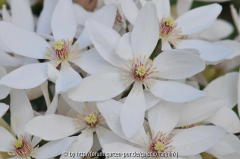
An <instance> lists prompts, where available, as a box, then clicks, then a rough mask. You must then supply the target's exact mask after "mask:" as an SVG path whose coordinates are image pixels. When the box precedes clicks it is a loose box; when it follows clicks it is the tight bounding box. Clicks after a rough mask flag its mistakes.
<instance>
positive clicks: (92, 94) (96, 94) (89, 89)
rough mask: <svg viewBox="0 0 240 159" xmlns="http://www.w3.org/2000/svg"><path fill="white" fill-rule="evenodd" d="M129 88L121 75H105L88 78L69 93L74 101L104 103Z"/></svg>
mask: <svg viewBox="0 0 240 159" xmlns="http://www.w3.org/2000/svg"><path fill="white" fill-rule="evenodd" d="M127 87H128V86H127V85H126V81H125V80H124V79H122V75H121V74H120V72H119V73H103V74H97V75H94V76H89V77H86V78H84V79H83V80H82V82H81V84H80V85H79V86H78V87H76V88H74V89H72V90H70V91H68V96H69V98H71V99H72V100H74V101H80V102H84V101H103V100H108V99H110V98H113V97H115V96H117V95H119V94H120V93H122V92H123V91H124V90H125V89H126V88H127Z"/></svg>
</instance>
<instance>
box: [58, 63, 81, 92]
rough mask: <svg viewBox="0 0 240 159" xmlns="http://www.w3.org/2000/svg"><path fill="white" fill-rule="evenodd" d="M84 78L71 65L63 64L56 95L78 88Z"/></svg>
mask: <svg viewBox="0 0 240 159" xmlns="http://www.w3.org/2000/svg"><path fill="white" fill-rule="evenodd" d="M81 81H82V77H81V76H80V75H79V74H78V73H77V72H76V71H75V70H74V69H73V68H72V67H71V66H70V65H69V64H63V63H62V64H61V70H60V73H59V76H58V78H57V81H56V94H60V93H63V92H66V91H68V90H69V89H71V88H74V87H76V86H78V85H79V84H80V83H81Z"/></svg>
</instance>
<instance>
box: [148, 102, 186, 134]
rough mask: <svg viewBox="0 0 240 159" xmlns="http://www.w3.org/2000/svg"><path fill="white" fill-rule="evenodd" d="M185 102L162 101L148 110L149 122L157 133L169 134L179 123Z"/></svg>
mask: <svg viewBox="0 0 240 159" xmlns="http://www.w3.org/2000/svg"><path fill="white" fill-rule="evenodd" d="M182 106H183V104H177V103H170V102H166V101H161V102H159V103H158V104H157V105H155V106H154V107H152V108H151V109H149V110H148V122H149V125H150V128H151V130H152V131H154V132H155V133H157V132H159V131H161V132H163V133H166V134H169V133H170V132H171V131H172V130H173V129H174V128H175V126H176V125H177V123H178V120H179V118H180V111H181V108H182Z"/></svg>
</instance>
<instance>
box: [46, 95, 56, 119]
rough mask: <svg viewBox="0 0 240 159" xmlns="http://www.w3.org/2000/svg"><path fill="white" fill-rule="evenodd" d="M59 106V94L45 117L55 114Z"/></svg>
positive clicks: (54, 98)
mask: <svg viewBox="0 0 240 159" xmlns="http://www.w3.org/2000/svg"><path fill="white" fill-rule="evenodd" d="M57 105H58V94H55V95H54V97H53V100H52V103H51V104H50V105H49V107H48V109H47V111H46V113H45V115H49V114H55V113H56V110H57Z"/></svg>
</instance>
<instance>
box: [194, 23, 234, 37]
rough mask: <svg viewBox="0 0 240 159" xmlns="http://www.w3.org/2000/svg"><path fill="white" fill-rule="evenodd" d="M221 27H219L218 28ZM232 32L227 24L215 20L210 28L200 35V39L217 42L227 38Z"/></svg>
mask: <svg viewBox="0 0 240 159" xmlns="http://www.w3.org/2000/svg"><path fill="white" fill-rule="evenodd" d="M219 26H221V27H219ZM232 32H233V26H232V24H230V23H229V22H227V21H225V20H221V19H217V20H216V21H215V22H214V23H213V25H212V26H210V27H209V28H208V29H206V30H204V31H203V32H201V33H200V35H199V36H200V38H202V39H205V40H208V41H217V40H220V39H223V38H226V37H228V36H229V35H231V34H232Z"/></svg>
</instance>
